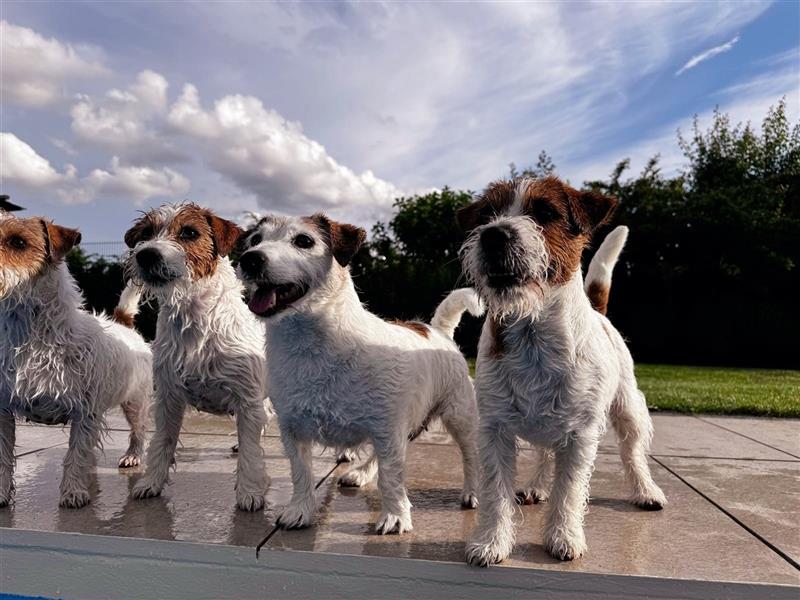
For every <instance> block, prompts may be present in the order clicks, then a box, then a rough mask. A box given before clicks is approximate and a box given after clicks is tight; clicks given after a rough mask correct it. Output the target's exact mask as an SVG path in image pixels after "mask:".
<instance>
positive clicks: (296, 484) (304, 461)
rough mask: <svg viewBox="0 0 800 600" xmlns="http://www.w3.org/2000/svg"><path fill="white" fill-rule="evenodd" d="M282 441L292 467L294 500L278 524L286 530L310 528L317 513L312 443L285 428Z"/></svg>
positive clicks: (285, 509)
mask: <svg viewBox="0 0 800 600" xmlns="http://www.w3.org/2000/svg"><path fill="white" fill-rule="evenodd" d="M281 440H282V441H283V448H284V450H285V451H286V456H287V457H288V458H289V463H290V464H291V467H292V500H291V501H290V502H289V505H288V506H286V507H285V508H284V509H283V512H282V513H281V514H280V515H278V520H277V524H278V526H280V527H284V528H286V529H299V528H301V527H308V526H310V525H313V524H314V520H315V518H316V512H317V501H316V496H315V494H314V470H313V462H312V459H311V442H310V441H309V440H299V439H297V438H296V437H295V436H294V435H293V434H292V433H291V432H288V431H284V429H283V427H281Z"/></svg>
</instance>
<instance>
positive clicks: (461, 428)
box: [441, 379, 480, 508]
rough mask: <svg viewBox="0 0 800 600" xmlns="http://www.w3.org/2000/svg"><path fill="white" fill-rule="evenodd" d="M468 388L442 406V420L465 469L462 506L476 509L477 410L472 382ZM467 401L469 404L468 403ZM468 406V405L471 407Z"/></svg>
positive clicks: (477, 471) (468, 382) (467, 381)
mask: <svg viewBox="0 0 800 600" xmlns="http://www.w3.org/2000/svg"><path fill="white" fill-rule="evenodd" d="M466 383H467V385H468V386H469V389H468V390H467V389H466V386H465V389H464V391H462V392H460V394H464V395H459V396H457V397H456V398H453V399H452V400H451V403H448V404H445V409H444V410H443V411H442V414H441V419H442V423H443V424H444V428H445V429H446V430H447V433H449V434H450V435H451V436H453V439H454V440H455V442H456V444H458V448H459V449H460V450H461V462H462V465H463V468H464V487H463V491H462V492H461V506H463V507H464V508H477V507H478V500H479V498H478V493H477V492H478V474H479V472H480V470H479V468H478V440H477V437H478V407H477V406H476V405H475V400H474V397H475V395H474V392H473V390H472V383H471V382H470V381H469V380H468V379H467V380H466ZM468 402H469V403H468ZM470 405H471V406H470Z"/></svg>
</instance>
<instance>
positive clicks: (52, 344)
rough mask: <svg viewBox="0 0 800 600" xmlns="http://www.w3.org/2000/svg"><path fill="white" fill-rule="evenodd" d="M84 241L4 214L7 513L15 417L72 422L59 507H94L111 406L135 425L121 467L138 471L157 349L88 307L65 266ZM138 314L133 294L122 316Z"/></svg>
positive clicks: (3, 468)
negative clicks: (93, 477)
mask: <svg viewBox="0 0 800 600" xmlns="http://www.w3.org/2000/svg"><path fill="white" fill-rule="evenodd" d="M80 237H81V236H80V233H78V232H77V231H76V230H74V229H67V228H65V227H60V226H58V225H55V224H53V223H51V222H50V221H47V220H45V219H41V218H37V217H31V218H27V219H19V218H15V217H13V216H11V215H9V214H8V213H3V212H2V211H0V506H6V505H7V504H8V503H9V502H10V501H11V498H12V495H13V491H14V484H13V472H14V442H15V423H14V418H15V416H19V417H23V418H27V419H29V420H30V421H33V422H36V423H45V424H62V425H63V424H66V423H69V424H70V434H69V447H68V449H67V453H66V455H65V457H64V474H63V478H62V480H61V487H60V500H59V504H60V505H61V506H64V507H70V508H80V507H81V506H84V505H85V504H87V503H88V502H89V499H90V495H89V483H90V477H89V476H90V473H91V466H92V465H93V462H94V450H95V449H96V448H98V447H99V446H100V444H101V436H102V435H103V434H104V433H105V418H104V415H105V413H106V411H107V410H108V409H109V408H111V407H113V406H117V405H121V406H122V410H123V412H124V414H125V417H126V418H127V420H128V423H129V424H130V426H131V434H130V445H129V448H128V450H127V452H126V453H125V455H124V456H123V457H122V458H120V460H119V466H120V467H121V468H122V467H133V466H135V465H138V464H139V457H140V455H141V453H142V447H143V443H144V432H145V426H146V415H147V407H148V406H149V402H150V398H151V390H152V376H151V355H150V349H149V348H148V346H147V344H146V343H145V341H144V340H143V339H142V337H141V336H140V335H139V334H138V333H136V332H135V331H133V330H132V329H129V328H128V327H126V326H124V325H122V324H119V323H116V322H114V321H112V320H111V319H108V318H107V317H105V316H104V315H96V314H92V313H89V312H87V311H86V310H84V308H83V298H82V296H81V293H80V291H79V290H78V286H77V285H76V283H75V280H74V279H73V278H72V276H71V275H70V273H69V271H68V270H67V266H66V265H65V264H64V260H63V259H64V256H65V255H66V253H67V252H69V250H70V249H72V247H73V246H75V245H76V244H78V243H79V242H80ZM134 304H135V301H134ZM130 310H131V293H130V290H129V289H128V290H126V291H125V292H124V293H123V296H122V298H121V300H120V305H119V306H118V307H117V310H116V311H115V313H114V314H115V319H116V320H118V321H121V322H123V323H131V322H132V314H131V313H130Z"/></svg>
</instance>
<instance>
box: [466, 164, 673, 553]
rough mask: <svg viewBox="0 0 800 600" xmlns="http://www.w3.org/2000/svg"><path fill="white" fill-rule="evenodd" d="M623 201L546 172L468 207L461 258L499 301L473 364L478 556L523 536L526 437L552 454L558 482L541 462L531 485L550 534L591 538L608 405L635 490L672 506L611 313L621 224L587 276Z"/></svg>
mask: <svg viewBox="0 0 800 600" xmlns="http://www.w3.org/2000/svg"><path fill="white" fill-rule="evenodd" d="M615 205H616V200H614V199H613V198H610V197H607V196H603V195H600V194H597V193H594V192H579V191H577V190H575V189H573V188H571V187H569V186H568V185H565V184H564V183H562V182H561V181H559V180H558V179H556V178H554V177H548V178H545V179H541V180H533V179H522V180H519V181H516V182H510V181H502V182H498V183H494V184H492V185H490V186H489V187H488V188H487V189H486V190H485V191H484V193H483V194H482V196H481V197H480V198H478V199H477V201H476V202H474V203H473V204H472V205H470V206H468V207H466V208H464V209H462V210H461V211H460V213H459V221H460V223H461V225H462V227H463V228H464V229H465V230H466V231H468V232H469V236H468V238H467V240H466V242H465V243H464V245H463V247H462V251H461V256H462V262H463V265H464V270H465V272H466V274H467V277H468V279H469V280H470V281H471V282H472V283H474V285H475V287H476V288H477V290H478V292H479V294H480V296H481V298H482V300H483V301H484V303H485V305H486V308H487V313H488V316H487V319H486V322H485V324H484V327H483V331H482V334H481V340H480V345H479V350H478V362H477V375H476V393H477V398H478V406H479V410H480V419H481V424H480V433H479V447H480V457H481V466H482V473H483V476H482V481H481V487H480V498H481V508H480V515H479V523H478V526H477V528H476V530H475V532H474V533H473V536H472V538H473V539H472V541H471V543H469V544H468V547H467V560H468V562H470V563H472V564H476V565H487V564H489V563H495V562H499V561H502V560H503V559H505V558H506V557H507V556H508V555H509V554H510V552H511V550H512V548H513V545H514V524H513V522H512V517H513V513H514V506H515V490H514V484H515V475H516V468H515V464H516V452H517V446H516V443H517V438H522V439H524V440H527V441H529V442H532V443H535V444H537V445H538V446H540V447H542V448H544V449H546V450H545V452H544V453H543V454H542V456H543V457H546V456H547V454H548V452H552V454H554V456H555V477H554V481H553V485H552V489H551V490H547V489H546V488H545V487H544V481H545V480H546V477H545V475H544V474H545V471H546V467H547V465H546V462H547V461H546V460H544V461H540V463H539V467H538V469H537V472H536V473H535V474H534V477H533V478H532V479H531V481H530V482H529V483H528V485H527V486H526V487H527V489H526V490H523V494H522V496H523V498H526V497H527V498H531V499H534V500H535V499H537V498H544V497H546V496H547V495H548V493H549V503H550V506H549V511H548V515H547V518H546V524H545V531H544V545H545V548H546V549H547V551H548V552H549V553H550V554H551V555H553V556H555V557H557V558H559V559H562V560H572V559H574V558H577V557H578V556H580V555H581V554H583V553H584V552H585V550H586V541H585V537H584V531H583V517H584V513H585V510H586V506H587V500H588V493H589V479H590V477H591V473H592V469H593V467H594V462H595V457H596V454H597V447H598V444H599V442H600V439H601V437H602V435H603V433H604V430H605V425H606V419H607V417H608V416H610V417H611V422H612V424H613V426H614V428H615V430H616V432H617V436H618V438H619V441H620V453H621V457H622V462H623V465H624V469H625V474H626V477H627V480H628V482H629V484H630V486H631V488H632V494H631V498H630V500H631V502H633V503H634V504H636V505H637V506H639V507H642V508H644V509H647V510H657V509H660V508H661V507H663V506H664V505H665V504H666V498H665V497H664V494H663V492H662V491H661V490H660V489H659V487H658V486H657V485H656V484H655V483H654V482H653V480H652V478H651V476H650V469H649V467H648V464H647V452H648V448H649V444H650V440H651V437H652V433H653V425H652V421H651V419H650V415H649V413H648V411H647V406H646V404H645V400H644V396H643V395H642V393H641V392H640V391H639V389H638V387H637V384H636V379H635V377H634V371H633V360H632V359H631V355H630V352H629V351H628V348H627V347H626V345H625V342H624V340H623V339H622V336H621V335H620V334H619V333H618V332H617V330H616V329H614V327H613V326H612V325H611V323H610V321H609V320H608V319H607V318H606V317H605V316H604V315H603V314H601V312H604V311H605V302H606V301H607V298H608V286H609V285H610V281H611V279H610V273H611V269H612V268H613V266H614V263H615V262H616V259H617V256H618V255H619V252H620V251H621V249H622V245H623V244H624V241H625V235H626V232H625V231H624V230H618V231H616V232H615V233H614V234H613V235H612V236H609V240H608V243H607V245H606V246H605V248H603V247H601V248H600V250H599V251H598V253H597V257H596V261H595V262H594V264H593V265H591V266H590V269H589V278H588V279H587V283H586V286H585V287H584V283H583V278H582V276H581V269H580V260H581V254H582V252H583V250H584V248H585V247H586V245H587V244H588V242H589V240H590V238H591V236H592V234H593V232H594V231H595V229H596V228H597V227H598V226H599V225H601V224H603V223H605V222H606V221H607V220H608V219H609V217H610V216H611V213H612V212H613V210H614V208H615ZM587 292H588V294H589V295H587ZM590 296H591V299H590ZM593 304H594V308H593Z"/></svg>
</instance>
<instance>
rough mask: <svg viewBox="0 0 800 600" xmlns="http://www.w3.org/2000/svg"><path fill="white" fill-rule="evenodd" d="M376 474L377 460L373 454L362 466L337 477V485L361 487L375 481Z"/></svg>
mask: <svg viewBox="0 0 800 600" xmlns="http://www.w3.org/2000/svg"><path fill="white" fill-rule="evenodd" d="M377 473H378V458H377V457H376V456H375V453H374V452H373V453H372V454H370V456H369V458H368V459H367V460H366V462H364V463H363V464H361V465H359V466H357V467H353V468H352V469H349V470H348V471H347V472H346V473H344V474H343V475H342V476H341V477H339V485H341V486H342V487H361V486H363V485H367V484H368V483H369V482H370V481H372V480H373V479H375V475H377Z"/></svg>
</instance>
